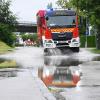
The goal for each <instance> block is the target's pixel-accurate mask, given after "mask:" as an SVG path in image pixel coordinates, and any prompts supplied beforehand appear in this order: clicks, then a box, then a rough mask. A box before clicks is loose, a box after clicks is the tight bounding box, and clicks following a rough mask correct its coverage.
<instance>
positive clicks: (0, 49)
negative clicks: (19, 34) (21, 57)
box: [0, 41, 12, 54]
mask: <svg viewBox="0 0 100 100" xmlns="http://www.w3.org/2000/svg"><path fill="white" fill-rule="evenodd" d="M11 50H12V48H11V47H9V46H8V45H7V44H5V43H4V42H2V41H0V54H4V53H7V52H9V51H11Z"/></svg>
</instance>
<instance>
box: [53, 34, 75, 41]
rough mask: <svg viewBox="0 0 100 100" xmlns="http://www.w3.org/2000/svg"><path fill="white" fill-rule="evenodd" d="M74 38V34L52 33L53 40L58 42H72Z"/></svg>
mask: <svg viewBox="0 0 100 100" xmlns="http://www.w3.org/2000/svg"><path fill="white" fill-rule="evenodd" d="M72 36H73V34H72V32H64V33H52V39H53V40H56V41H60V40H71V39H72Z"/></svg>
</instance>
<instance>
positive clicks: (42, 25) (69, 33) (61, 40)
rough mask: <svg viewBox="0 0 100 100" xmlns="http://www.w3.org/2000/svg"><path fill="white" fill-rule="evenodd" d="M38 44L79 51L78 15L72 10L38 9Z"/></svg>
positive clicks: (46, 47)
mask: <svg viewBox="0 0 100 100" xmlns="http://www.w3.org/2000/svg"><path fill="white" fill-rule="evenodd" d="M37 30H38V40H39V44H40V45H41V46H43V47H44V49H45V50H46V49H48V48H70V49H71V50H73V51H76V52H79V46H80V41H79V30H78V17H77V14H76V12H75V11H73V10H65V9H64V10H61V9H60V10H57V9H56V10H53V9H52V10H39V11H38V13H37Z"/></svg>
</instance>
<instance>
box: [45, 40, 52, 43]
mask: <svg viewBox="0 0 100 100" xmlns="http://www.w3.org/2000/svg"><path fill="white" fill-rule="evenodd" d="M45 42H46V43H53V41H52V40H45Z"/></svg>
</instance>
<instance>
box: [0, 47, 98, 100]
mask: <svg viewBox="0 0 100 100" xmlns="http://www.w3.org/2000/svg"><path fill="white" fill-rule="evenodd" d="M0 57H1V58H6V59H13V60H16V62H17V64H18V66H19V68H21V69H31V70H32V74H33V76H37V75H38V76H39V77H40V78H41V79H42V80H43V82H44V84H45V85H46V86H47V87H48V88H49V89H50V90H51V92H52V90H53V92H52V93H53V94H54V96H55V97H56V98H57V100H100V77H99V76H100V55H98V54H92V53H90V52H89V51H87V50H86V49H81V51H80V52H79V53H68V52H67V54H64V55H61V54H60V55H54V56H44V54H43V49H41V48H34V47H33V48H32V47H29V48H28V47H22V48H17V50H16V51H15V52H13V53H10V54H6V55H1V56H0ZM1 62H2V60H1ZM63 69H64V70H63ZM15 72H16V71H15ZM4 75H5V74H4ZM76 75H78V77H75V80H74V81H73V79H74V78H73V77H74V76H76ZM0 76H1V75H0ZM15 76H16V74H15ZM48 80H49V81H48ZM59 95H60V97H59Z"/></svg>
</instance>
